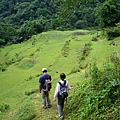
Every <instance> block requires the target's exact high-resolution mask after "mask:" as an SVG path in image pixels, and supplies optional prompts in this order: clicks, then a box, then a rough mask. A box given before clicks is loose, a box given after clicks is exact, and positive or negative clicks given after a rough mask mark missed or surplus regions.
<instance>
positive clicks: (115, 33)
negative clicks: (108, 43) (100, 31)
mask: <svg viewBox="0 0 120 120" xmlns="http://www.w3.org/2000/svg"><path fill="white" fill-rule="evenodd" d="M106 34H107V39H108V40H112V39H114V38H115V37H119V36H120V23H119V24H117V26H116V27H113V28H108V29H106Z"/></svg>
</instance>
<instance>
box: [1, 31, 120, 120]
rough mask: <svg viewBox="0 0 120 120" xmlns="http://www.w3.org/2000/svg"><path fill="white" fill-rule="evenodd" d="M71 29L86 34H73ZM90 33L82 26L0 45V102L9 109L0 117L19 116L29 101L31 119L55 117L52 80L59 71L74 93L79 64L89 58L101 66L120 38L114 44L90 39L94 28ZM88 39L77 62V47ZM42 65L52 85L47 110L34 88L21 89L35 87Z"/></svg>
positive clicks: (79, 80)
mask: <svg viewBox="0 0 120 120" xmlns="http://www.w3.org/2000/svg"><path fill="white" fill-rule="evenodd" d="M75 32H77V33H78V32H79V33H83V32H84V33H86V34H85V35H75V36H74V33H75ZM91 33H92V32H91V31H85V30H76V31H62V32H61V31H49V32H44V33H42V34H38V35H36V36H35V35H34V36H33V37H32V38H31V39H29V40H28V41H26V42H23V43H21V44H14V45H10V46H6V47H4V48H1V49H0V65H1V68H5V71H4V72H3V71H0V80H1V84H0V104H1V103H7V104H8V105H9V109H8V110H6V111H5V112H1V113H0V119H1V120H2V119H3V120H9V118H13V119H15V118H16V119H18V120H19V114H24V112H25V113H26V111H27V108H26V109H24V108H25V107H26V105H27V102H28V101H29V102H28V103H30V106H34V110H33V111H34V114H33V116H32V117H34V120H38V119H42V120H47V119H48V120H50V119H51V120H55V118H54V116H56V115H57V106H56V103H55V102H54V101H53V95H54V90H55V86H56V83H57V82H58V81H59V74H60V73H61V72H64V73H65V74H66V75H67V79H68V80H69V83H70V84H71V86H72V87H73V89H72V90H71V91H70V93H71V94H72V93H73V94H74V89H75V88H76V84H78V83H79V84H80V83H81V84H83V83H84V79H85V75H84V73H85V70H86V69H87V68H84V69H80V68H79V66H80V64H81V65H83V66H85V65H86V64H88V63H89V62H90V61H92V60H93V59H97V62H98V63H97V64H98V66H99V67H101V65H102V64H103V63H104V62H105V59H106V58H108V57H109V56H110V54H111V53H112V52H114V51H119V52H120V47H119V46H120V41H119V39H120V38H116V39H115V41H116V43H117V44H118V46H110V45H109V41H107V40H105V39H102V38H99V40H98V41H97V42H92V41H91V39H92V36H94V35H95V34H94V32H93V33H92V34H91ZM89 42H91V48H92V49H91V51H90V54H89V55H88V56H87V57H86V58H85V60H83V61H82V62H81V63H79V62H80V61H79V59H80V57H81V50H82V49H83V47H84V45H85V44H86V43H89ZM43 67H46V68H48V73H49V74H51V75H52V78H53V80H52V83H53V88H52V90H51V92H50V98H51V101H52V103H53V107H52V108H50V109H48V110H43V109H41V96H40V94H39V92H35V93H34V94H32V95H30V96H27V95H25V92H30V91H32V90H36V91H37V89H38V86H39V83H38V79H39V75H41V69H42V68H43ZM78 69H79V72H78V71H77V70H78ZM31 102H32V104H31ZM68 104H69V103H68ZM28 109H29V108H28ZM21 112H23V113H21ZM27 114H28V115H26V116H28V118H29V116H30V115H29V113H27ZM30 114H31V112H30ZM46 114H47V115H46ZM65 116H67V114H66V115H65ZM22 119H23V118H21V120H22ZM26 119H27V118H26Z"/></svg>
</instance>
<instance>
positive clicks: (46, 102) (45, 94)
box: [39, 68, 52, 109]
mask: <svg viewBox="0 0 120 120" xmlns="http://www.w3.org/2000/svg"><path fill="white" fill-rule="evenodd" d="M42 73H43V75H42V76H40V79H39V83H40V85H39V92H40V93H41V96H42V107H43V108H44V109H46V108H47V107H48V108H50V107H51V106H52V105H51V101H50V98H49V91H50V89H51V80H52V78H51V75H49V74H47V68H43V69H42ZM46 80H49V82H50V83H49V84H46Z"/></svg>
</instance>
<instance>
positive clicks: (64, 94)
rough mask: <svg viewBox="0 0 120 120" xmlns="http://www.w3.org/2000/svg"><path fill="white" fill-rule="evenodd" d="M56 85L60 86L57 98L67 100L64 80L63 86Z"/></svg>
mask: <svg viewBox="0 0 120 120" xmlns="http://www.w3.org/2000/svg"><path fill="white" fill-rule="evenodd" d="M58 83H59V84H60V92H59V96H60V97H62V98H63V99H65V98H67V97H68V92H67V86H66V80H65V81H64V84H61V82H58Z"/></svg>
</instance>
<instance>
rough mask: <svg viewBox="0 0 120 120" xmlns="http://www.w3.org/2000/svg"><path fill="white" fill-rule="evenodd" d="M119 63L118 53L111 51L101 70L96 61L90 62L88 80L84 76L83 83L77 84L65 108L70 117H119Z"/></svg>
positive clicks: (99, 119)
mask: <svg viewBox="0 0 120 120" xmlns="http://www.w3.org/2000/svg"><path fill="white" fill-rule="evenodd" d="M119 63H120V56H119V53H113V54H112V55H111V56H110V59H109V60H107V62H106V63H104V64H103V69H102V70H99V68H98V67H97V64H96V62H94V61H93V62H92V63H91V64H90V69H89V73H88V74H89V75H87V76H88V77H89V78H88V80H87V78H86V80H85V81H84V83H83V84H78V87H77V89H76V90H75V91H74V93H73V94H72V95H71V96H70V104H69V105H68V106H67V108H66V109H68V113H69V112H70V117H69V118H70V119H73V120H74V119H75V118H78V119H79V120H86V119H87V120H88V119H90V120H93V119H94V120H108V119H116V120H117V119H119V108H120V105H119V103H120V65H119ZM90 77H91V79H90ZM76 98H77V99H76ZM74 103H75V104H74ZM78 105H79V106H80V107H79V106H78ZM71 111H72V112H71Z"/></svg>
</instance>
